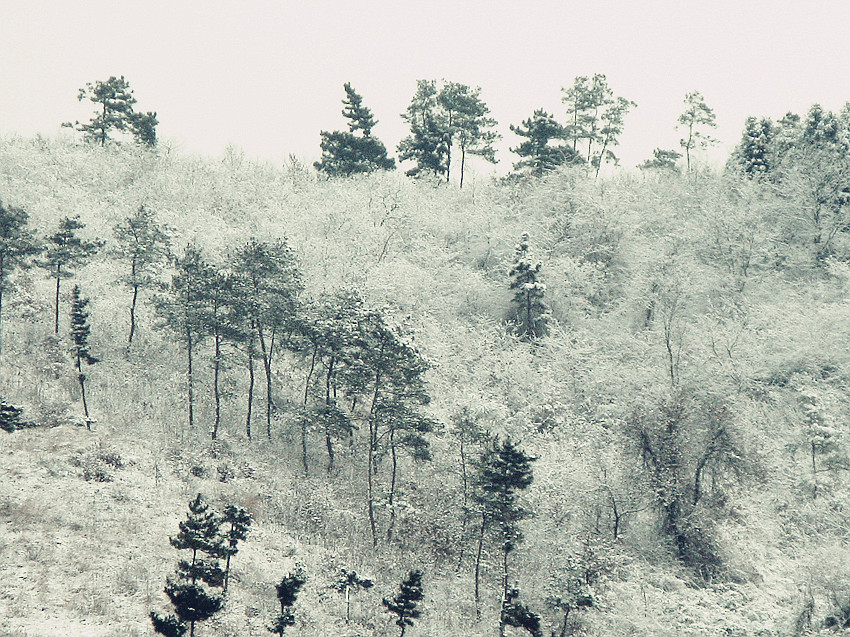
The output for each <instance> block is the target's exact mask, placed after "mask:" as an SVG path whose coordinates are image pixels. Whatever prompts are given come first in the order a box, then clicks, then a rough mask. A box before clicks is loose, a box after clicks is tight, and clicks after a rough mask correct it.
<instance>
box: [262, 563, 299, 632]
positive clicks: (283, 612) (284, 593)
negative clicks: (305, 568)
mask: <svg viewBox="0 0 850 637" xmlns="http://www.w3.org/2000/svg"><path fill="white" fill-rule="evenodd" d="M306 583H307V577H306V576H305V575H304V573H302V572H301V571H300V570H298V571H296V572H295V573H290V574H289V575H287V576H286V577H284V578H283V579H282V580H281V582H280V584H277V585H276V586H275V588H276V589H277V601H278V602H280V615H278V616H277V617H276V618H275V623H274V624H273V625H271V626H269V627H268V631H269V632H271V633H275V634H277V635H279V636H280V637H283V633H284V632H285V631H286V629H287V628H289V627H290V626H294V625H295V613H293V611H292V607H293V606H295V602H296V601H297V599H298V593H299V591H300V590H301V587H302V586H304V584H306Z"/></svg>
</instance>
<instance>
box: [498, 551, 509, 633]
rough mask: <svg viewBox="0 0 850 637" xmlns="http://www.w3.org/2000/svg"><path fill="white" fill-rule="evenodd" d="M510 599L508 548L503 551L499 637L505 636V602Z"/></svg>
mask: <svg viewBox="0 0 850 637" xmlns="http://www.w3.org/2000/svg"><path fill="white" fill-rule="evenodd" d="M507 601H508V548H507V546H505V547H504V550H503V551H502V603H501V604H500V605H499V607H500V608H499V637H505V604H507Z"/></svg>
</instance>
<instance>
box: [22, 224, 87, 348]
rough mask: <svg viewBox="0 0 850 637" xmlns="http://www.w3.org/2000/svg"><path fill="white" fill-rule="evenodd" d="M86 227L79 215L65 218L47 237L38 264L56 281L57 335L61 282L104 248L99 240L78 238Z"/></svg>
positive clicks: (55, 309) (57, 330) (55, 327)
mask: <svg viewBox="0 0 850 637" xmlns="http://www.w3.org/2000/svg"><path fill="white" fill-rule="evenodd" d="M85 227H86V226H85V224H83V223H81V222H80V217H79V215H77V216H75V217H65V218H63V219H62V220H61V221H60V222H59V230H58V231H57V232H56V233H55V234H52V235H50V236H49V237H47V240H46V245H45V250H44V256H43V257H42V259H40V260H39V261H38V262H37V264H38V265H39V266H40V267H42V268H44V269H45V270H47V271H48V272H50V274H51V275H52V276H53V278H54V279H55V280H56V294H55V298H54V319H55V320H54V324H53V332H54V333H55V334H58V333H59V282H60V281H61V280H62V279H67V278H69V277H72V276H74V272H73V270H72V268H74V267H77V266H81V265H83V264H85V262H86V261H88V259H89V258H91V256H92V255H94V254H95V253H96V252H97V251H98V250H99V249H100V248H101V247H103V241H100V240H99V239H95V240H93V241H84V240H83V239H80V238H79V237H78V236H77V234H76V232H77V230H82V229H83V228H85Z"/></svg>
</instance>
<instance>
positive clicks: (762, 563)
mask: <svg viewBox="0 0 850 637" xmlns="http://www.w3.org/2000/svg"><path fill="white" fill-rule="evenodd" d="M817 150H818V148H816V147H814V146H813V147H812V149H810V151H811V152H808V151H807V153H802V154H800V155H799V156H798V157H797V162H798V163H797V164H796V165H795V167H792V168H788V169H787V171H786V172H784V173H781V174H779V173H777V174H776V175H774V176H771V175H764V174H761V173H759V174H756V175H755V176H754V175H753V174H750V175H749V176H748V175H747V173H746V171H744V172H742V173H741V174H739V173H738V172H736V171H734V170H732V169H729V170H727V171H720V172H704V171H699V170H694V171H691V172H689V173H688V174H679V173H676V172H674V171H670V170H663V169H659V170H653V169H651V168H648V169H647V170H644V171H642V172H635V173H625V174H622V175H620V176H617V177H613V178H610V179H602V178H600V179H594V176H593V174H592V173H591V174H587V173H586V172H584V171H583V170H581V169H580V168H576V169H572V168H562V169H559V170H556V171H553V172H551V173H549V174H547V175H546V176H543V177H539V178H533V177H526V178H516V179H508V180H504V181H500V182H491V181H485V180H481V179H478V180H474V179H471V178H467V180H466V182H465V183H464V186H463V188H462V189H461V188H458V187H456V186H454V185H448V186H447V185H446V184H444V183H439V184H437V183H432V182H429V181H427V180H419V181H415V180H410V179H408V178H407V177H405V176H403V175H401V174H397V173H390V172H376V173H372V174H368V175H362V176H359V177H354V178H348V179H329V180H328V179H320V178H318V177H317V175H316V173H315V172H314V171H313V170H312V169H309V168H306V167H304V166H300V165H298V164H297V163H294V164H290V165H287V166H285V167H278V166H273V165H270V164H256V163H252V162H250V161H248V160H247V159H245V158H244V157H242V156H241V155H240V154H239V153H238V152H235V151H231V152H228V153H227V154H226V155H225V156H224V158H223V159H203V158H196V157H186V156H183V155H181V154H179V153H177V152H174V151H169V150H168V149H167V148H164V147H160V148H159V149H158V150H154V151H151V150H144V149H141V148H136V147H131V146H120V145H106V146H104V147H99V146H93V145H80V144H74V143H71V142H69V141H64V140H53V139H44V138H35V139H22V138H18V137H6V138H3V139H2V140H0V201H2V206H3V211H4V212H3V214H4V219H5V221H4V224H5V225H4V226H3V227H2V228H0V230H2V232H3V233H5V234H4V235H3V236H2V237H0V249H2V250H7V251H9V252H8V254H10V255H12V254H14V255H15V256H14V258H12V257H9V258H7V259H5V260H4V261H0V267H2V268H3V271H2V275H0V276H2V278H0V282H2V291H3V296H2V301H3V302H2V314H1V315H0V319H2V353H0V398H2V400H3V404H4V409H3V410H0V424H2V425H3V426H4V428H6V429H11V430H12V431H11V432H10V433H8V434H7V433H5V432H0V433H2V434H3V435H2V438H0V475H2V480H0V516H1V517H2V522H3V523H2V524H0V582H2V583H0V627H2V629H3V630H2V631H0V632H3V634H9V635H16V636H24V635H27V636H30V635H32V636H44V635H98V636H100V635H104V636H105V635H114V636H118V635H121V636H122V637H126V636H129V635H151V634H154V633H153V624H152V622H151V618H150V614H151V612H154V613H156V617H167V616H170V615H172V614H174V613H175V612H177V613H178V614H179V612H178V611H179V608H178V607H177V606H175V605H173V604H171V603H170V600H169V596H167V595H166V593H165V592H164V589H165V588H166V581H167V578H171V579H170V581H171V582H172V583H175V582H177V583H178V584H179V583H180V582H182V584H180V585H185V586H188V585H189V584H188V582H189V581H190V580H191V583H192V585H193V586H197V587H198V590H200V591H202V592H204V594H206V595H208V596H209V599H218V600H219V601H221V600H223V604H220V605H221V608H220V609H214V610H215V611H216V612H212V613H211V614H210V615H211V616H210V617H209V618H202V617H200V616H199V617H198V619H197V621H196V622H195V623H196V624H197V625H193V626H192V629H193V630H194V631H195V634H196V635H198V636H199V637H202V636H203V635H213V634H215V635H264V634H271V633H269V627H271V628H273V629H274V631H273V632H277V631H279V633H278V634H282V633H283V632H284V631H285V634H287V635H316V636H319V635H350V636H354V635H364V636H365V635H394V634H398V633H399V632H404V631H406V632H405V634H407V635H422V636H425V635H431V636H437V635H449V634H451V635H457V636H458V637H462V636H473V635H493V634H496V633H497V632H498V631H499V628H500V624H501V628H502V631H503V632H504V634H506V635H524V634H526V633H528V634H532V635H534V634H541V635H547V636H548V635H550V634H554V635H557V636H563V635H573V634H598V635H623V636H625V635H740V636H743V635H802V634H806V633H810V632H815V633H816V632H819V631H828V630H832V629H833V627H835V626H843V625H845V624H848V623H850V584H848V580H847V577H846V576H847V573H848V572H850V550H848V548H847V538H848V529H850V511H849V510H848V506H847V503H848V502H849V501H850V499H848V496H850V480H848V479H849V478H850V474H848V469H850V462H848V458H850V456H848V451H850V431H848V416H850V409H849V408H850V396H848V391H847V377H848V372H850V368H848V363H850V350H848V345H850V322H849V321H848V315H850V314H848V311H850V306H848V294H850V268H848V266H847V257H848V255H850V252H848V250H850V241H848V239H850V237H848V235H847V229H848V222H850V205H848V202H847V198H846V196H845V194H844V193H845V192H846V191H845V190H844V189H843V188H844V185H843V184H844V183H846V182H842V181H840V179H841V178H842V175H844V176H846V173H840V174H838V173H839V171H840V170H843V168H842V166H843V165H842V164H841V163H840V162H837V161H834V160H826V159H824V157H825V156H823V155H818V154H817V153H816V152H815V151H817ZM824 152H825V151H824ZM844 161H845V162H846V159H845V160H844ZM806 162H808V163H806ZM836 175H837V176H836ZM77 216H78V217H79V218H78V219H75V217H77ZM72 221H73V222H74V223H72ZM10 228H11V230H10ZM15 232H17V233H18V234H16V235H15V237H12V235H13V234H14V233H15ZM26 232H31V233H32V234H33V235H34V238H33V236H31V235H28V234H26ZM63 232H64V234H63ZM22 233H23V234H22ZM525 235H527V236H525ZM10 237H12V238H14V241H13V240H12V238H10ZM57 237H59V238H57ZM75 241H76V243H75ZM27 242H29V243H27ZM25 243H26V244H27V245H28V246H29V247H30V248H31V249H29V250H23V249H22V248H21V246H22V245H24V244H25ZM71 245H74V246H76V245H80V246H83V247H87V249H88V250H87V251H85V250H84V251H83V252H85V254H83V252H80V253H74V254H77V256H78V257H79V258H78V259H77V261H76V262H75V261H74V260H73V259H71V257H68V256H67V255H68V254H69V252H68V251H71V252H73V250H75V249H76V248H69V247H68V246H71ZM15 246H17V247H15ZM45 246H46V250H45ZM60 248H61V249H60ZM166 248H167V249H166ZM14 250H18V252H14ZM62 250H65V252H63V251H62ZM62 255H65V256H64V257H63V256H62ZM133 255H136V256H137V257H138V258H139V259H141V260H135V261H134V259H133ZM139 255H146V256H145V257H144V258H142V257H139ZM57 259H59V260H60V261H61V263H58V265H57ZM63 259H64V260H63ZM134 263H135V264H136V269H135V270H134V269H133V264H134ZM57 272H59V278H58V279H57ZM57 281H58V284H59V288H58V289H60V294H59V306H58V311H59V322H58V327H57V325H56V324H55V311H56V306H55V305H54V303H55V294H56V290H57ZM512 284H513V288H512ZM75 286H77V289H76V291H75ZM134 292H135V297H134ZM134 298H135V300H136V301H135V302H136V306H135V310H134V332H133V337H132V343H130V342H129V341H130V325H131V316H130V308H131V304H132V303H133V299H134ZM85 299H90V302H89V303H88V304H87V305H86V304H85ZM72 327H73V329H72ZM187 335H188V336H189V337H190V338H189V339H188V340H187ZM190 354H191V356H192V372H191V385H190V382H189V378H190V377H189V374H188V356H189V355H190ZM87 356H88V358H87ZM89 359H91V360H89ZM190 387H191V391H192V395H191V401H192V403H191V404H192V412H191V420H192V424H191V425H190V422H189V419H190V412H189V404H190V403H189V400H190V398H189V389H190ZM82 388H84V389H85V397H86V405H85V407H84V405H83V402H82V394H81V389H82ZM269 397H271V402H269V400H268V399H269ZM17 408H21V409H22V411H20V412H18V411H17ZM249 408H250V409H251V415H250V417H249V416H248V409H249ZM84 409H87V410H88V411H89V413H90V418H89V419H88V421H87V420H86V419H85V418H84V417H83V415H84ZM249 418H250V419H249ZM86 423H88V424H89V426H90V427H91V430H90V431H89V429H88V428H87V427H86V426H85V425H86ZM249 425H250V439H249V437H248V434H249V429H248V426H249ZM213 433H215V440H213ZM198 493H202V494H203V501H205V502H206V503H208V504H209V506H210V511H212V510H216V511H218V512H220V513H222V514H223V513H224V512H225V511H226V509H227V507H228V506H233V507H235V509H234V510H237V511H241V512H243V513H247V514H249V515H250V516H251V520H252V522H251V525H250V528H249V530H248V532H247V535H246V537H245V538H244V539H240V540H239V542H238V552H237V553H236V554H231V555H230V557H231V558H232V560H231V561H230V562H228V564H229V569H228V570H229V572H228V588H227V592H226V594H224V596H223V597H221V590H222V582H221V581H219V580H218V579H217V576H216V575H215V571H214V570H210V571H204V572H203V573H201V572H200V571H197V570H192V569H197V568H200V567H198V566H197V565H195V563H194V562H192V565H189V562H185V563H184V564H183V566H178V561H179V560H181V559H183V560H187V559H188V560H190V561H191V559H192V558H191V555H192V553H191V552H187V551H186V550H180V548H181V546H178V545H180V543H181V541H183V540H185V537H186V536H183V535H180V536H178V534H179V533H182V532H181V530H180V528H179V527H178V523H180V522H184V523H185V522H186V520H187V515H190V512H189V509H188V508H187V505H188V504H189V503H190V501H193V502H194V503H195V504H197V500H196V497H197V494H198ZM196 508H197V507H196ZM191 515H195V514H191ZM191 515H190V517H191ZM198 515H200V514H198ZM198 519H200V518H198ZM225 526H226V525H222V526H221V528H222V529H224V528H225ZM221 532H222V533H224V531H223V530H222V531H221ZM169 537H171V538H175V542H174V543H172V542H170V541H169ZM180 538H183V539H182V540H181V539H180ZM186 546H187V545H185V544H184V545H182V547H183V548H185V547H186ZM207 548H208V549H209V555H210V559H211V560H212V561H215V560H214V559H213V558H215V557H216V550H219V549H216V550H213V548H209V547H207ZM204 550H205V549H201V551H200V552H201V553H203V551H204ZM199 554H200V553H199ZM223 556H224V553H221V551H220V550H219V553H218V558H217V559H218V560H219V561H220V564H221V567H222V568H224V567H225V558H224V557H223ZM203 563H204V564H206V562H203ZM175 568H176V569H177V571H175ZM204 568H206V566H205V567H204ZM210 568H212V566H210ZM180 569H182V571H181V570H180ZM505 569H507V578H506V577H505ZM343 570H345V573H343ZM417 570H421V571H422V579H421V588H422V593H423V597H422V598H421V599H420V600H418V599H417V598H416V596H415V594H414V593H415V592H416V591H417V590H418V589H417V586H416V583H415V577H413V579H411V577H412V576H415V574H416V571H417ZM175 573H176V574H175ZM352 573H356V574H357V575H358V576H359V577H360V578H361V580H362V579H368V580H370V582H371V583H373V586H362V585H358V584H357V583H356V579H349V580H348V585H347V587H346V585H341V584H340V582H341V581H342V580H343V579H344V576H345V575H346V574H348V575H351V574H352ZM193 574H194V575H193ZM288 576H291V577H290V578H289V579H284V578H285V577H288ZM302 576H303V577H304V578H306V583H305V584H303V587H301V588H300V589H299V588H298V586H296V585H295V584H296V583H297V582H298V581H300V580H299V579H298V578H299V577H302ZM341 578H342V579H341ZM506 579H507V582H506V581H505V580H506ZM196 580H197V582H196ZM402 581H406V582H407V584H408V585H407V587H406V588H405V587H402V588H400V584H401V583H402ZM201 582H204V583H203V584H201ZM476 582H477V586H476ZM506 584H507V587H506ZM276 587H277V588H276ZM287 587H289V588H287ZM293 587H294V588H293ZM506 588H507V599H505V593H506ZM476 589H477V597H478V600H477V603H476ZM174 590H176V589H174V588H173V587H172V589H171V591H172V593H173V592H174ZM291 590H295V591H296V593H297V595H295V598H287V597H286V595H285V594H284V593H287V591H291ZM281 591H283V593H282V592H281ZM405 591H407V592H405ZM405 595H407V596H408V597H407V598H405V599H406V603H407V606H405V604H403V603H401V602H402V601H405V600H402V599H401V598H402V597H404V596H405ZM296 598H297V599H296ZM287 600H288V601H290V602H292V604H291V605H287V604H286V603H285V602H286V601H287ZM346 600H348V602H349V604H348V605H347V604H346ZM411 604H412V606H411ZM213 605H215V604H213ZM405 608H407V609H408V610H404V609H405ZM175 609H177V610H175ZM399 609H401V610H399ZM411 610H413V611H416V612H418V611H421V614H420V615H415V614H405V613H408V612H409V611H411ZM287 613H289V614H287ZM405 619H407V620H408V621H409V622H410V623H409V624H407V623H404V620H405ZM173 621H174V622H175V623H174V626H177V627H176V628H172V629H171V630H174V631H177V632H173V633H172V634H181V633H179V630H180V625H181V624H180V621H179V620H178V619H174V620H173ZM396 621H400V622H402V626H401V627H400V626H398V625H396ZM276 622H277V623H276ZM535 622H537V623H535ZM184 623H185V625H187V626H188V620H186V622H184ZM160 628H161V630H162V631H165V630H169V628H167V627H165V628H163V627H160ZM184 628H185V626H184ZM581 631H584V632H583V633H582V632H581ZM164 634H167V633H164ZM186 634H189V633H188V631H187V632H186Z"/></svg>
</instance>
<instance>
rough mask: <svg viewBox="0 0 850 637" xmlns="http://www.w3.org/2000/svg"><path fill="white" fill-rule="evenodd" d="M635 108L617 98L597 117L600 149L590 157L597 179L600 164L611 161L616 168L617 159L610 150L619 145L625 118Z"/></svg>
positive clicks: (629, 102) (631, 103) (633, 105)
mask: <svg viewBox="0 0 850 637" xmlns="http://www.w3.org/2000/svg"><path fill="white" fill-rule="evenodd" d="M635 106H637V104H635V103H634V102H632V101H631V100H627V99H626V98H624V97H618V98H616V99H612V100H611V101H610V102H609V103H608V104H606V106H605V108H604V110H603V111H602V113H601V115H600V116H599V125H600V128H599V139H600V145H601V148H600V149H599V152H598V153H595V154H593V155H592V156H591V157H590V163H591V165H592V166H593V167H594V168H596V177H599V170H600V168H602V164H604V163H606V162H608V161H611V162H614V165H615V166H616V165H617V164H618V163H619V159H617V156H616V155H615V154H614V151H613V150H612V149H613V147H614V146H617V145H618V144H619V143H620V135H621V134H622V133H623V126H624V120H625V117H626V115H627V114H628V112H629V111H630V110H631V109H632V108H634V107H635Z"/></svg>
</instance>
